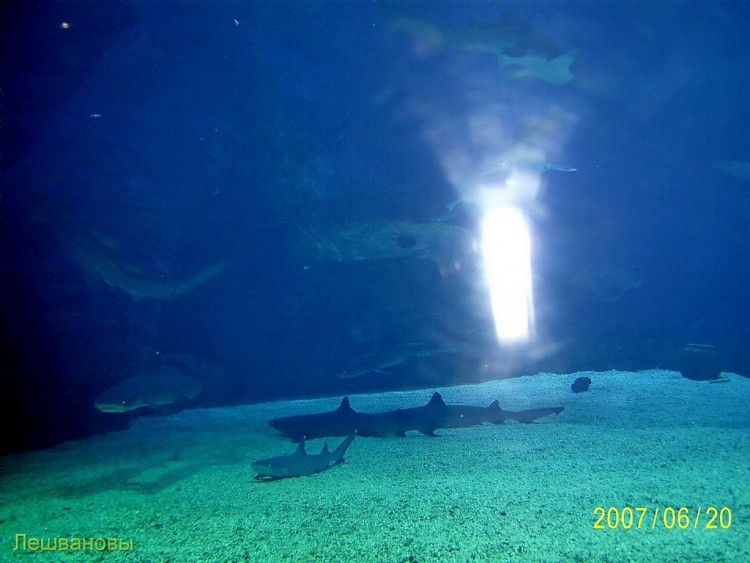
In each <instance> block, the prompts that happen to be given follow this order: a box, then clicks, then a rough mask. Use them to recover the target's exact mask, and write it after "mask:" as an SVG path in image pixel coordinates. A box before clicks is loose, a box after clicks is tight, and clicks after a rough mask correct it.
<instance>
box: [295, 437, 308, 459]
mask: <svg viewBox="0 0 750 563" xmlns="http://www.w3.org/2000/svg"><path fill="white" fill-rule="evenodd" d="M294 453H296V454H303V455H306V454H307V452H306V451H305V438H304V436H303V437H302V439H301V440H300V441H299V446H297V450H296V451H295V452H294Z"/></svg>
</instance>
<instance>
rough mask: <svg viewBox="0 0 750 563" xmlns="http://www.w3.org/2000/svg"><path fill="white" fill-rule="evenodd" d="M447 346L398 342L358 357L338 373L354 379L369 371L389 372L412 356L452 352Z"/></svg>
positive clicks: (340, 376) (341, 376)
mask: <svg viewBox="0 0 750 563" xmlns="http://www.w3.org/2000/svg"><path fill="white" fill-rule="evenodd" d="M452 351H453V350H451V349H450V348H448V347H446V346H437V345H434V344H429V343H419V342H414V343H405V344H396V345H394V346H389V347H387V348H383V349H379V350H375V351H374V352H372V353H370V354H367V355H365V356H362V357H360V358H357V360H356V361H355V362H353V363H352V364H351V365H349V366H348V367H347V368H346V369H345V370H344V371H342V372H341V373H339V374H338V377H339V378H341V379H353V378H355V377H361V376H363V375H367V374H368V373H373V372H375V373H386V374H387V373H388V372H387V369H388V368H392V367H395V366H399V365H401V364H404V363H406V362H407V361H409V360H411V359H412V358H429V357H431V356H434V355H436V354H446V353H451V352H452Z"/></svg>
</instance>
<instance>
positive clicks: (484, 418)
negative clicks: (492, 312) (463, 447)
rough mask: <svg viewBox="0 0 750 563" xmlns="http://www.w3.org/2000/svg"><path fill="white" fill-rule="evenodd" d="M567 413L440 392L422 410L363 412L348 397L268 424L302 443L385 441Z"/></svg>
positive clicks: (557, 407)
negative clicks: (329, 407)
mask: <svg viewBox="0 0 750 563" xmlns="http://www.w3.org/2000/svg"><path fill="white" fill-rule="evenodd" d="M563 410H565V407H560V406H556V407H540V408H534V409H527V410H522V411H508V410H503V409H501V408H500V403H499V401H493V402H492V403H491V404H490V405H489V406H487V407H477V406H471V405H448V404H446V403H445V401H444V400H443V397H442V396H441V395H440V393H438V392H437V391H436V392H435V393H433V395H432V397H431V398H430V400H429V401H428V402H427V404H425V405H422V406H420V407H413V408H407V409H396V410H393V411H386V412H381V413H360V412H357V411H355V410H354V409H353V408H352V407H351V404H350V402H349V397H344V398H343V399H342V400H341V404H340V405H339V406H338V408H337V409H335V410H333V411H330V412H323V413H316V414H304V415H294V416H286V417H280V418H274V419H271V420H269V422H268V423H269V424H270V425H271V427H273V428H274V429H276V430H277V431H278V432H280V433H281V434H282V435H284V436H286V437H288V438H290V439H291V440H292V441H294V442H299V441H300V440H302V439H304V438H308V439H313V438H322V437H326V436H348V435H350V434H352V433H355V432H356V434H357V435H358V436H363V437H378V438H383V437H386V436H399V437H404V436H406V432H409V431H411V430H416V431H418V432H420V433H422V434H425V435H427V436H435V435H436V434H435V431H436V430H438V429H440V428H468V427H470V426H479V425H482V424H485V423H491V424H502V423H504V422H505V421H507V420H515V421H516V422H520V423H522V424H530V423H532V422H534V421H535V420H537V419H539V418H542V417H545V416H549V415H552V414H560V413H561V412H563Z"/></svg>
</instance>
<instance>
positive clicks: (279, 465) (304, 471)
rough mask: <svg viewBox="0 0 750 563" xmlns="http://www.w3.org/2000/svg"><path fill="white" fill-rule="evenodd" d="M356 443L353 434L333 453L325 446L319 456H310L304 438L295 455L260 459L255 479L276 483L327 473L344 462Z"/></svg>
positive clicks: (254, 466)
mask: <svg viewBox="0 0 750 563" xmlns="http://www.w3.org/2000/svg"><path fill="white" fill-rule="evenodd" d="M353 441H354V433H351V434H350V435H349V436H348V437H347V438H346V439H345V440H344V441H343V442H341V443H340V444H339V445H338V447H337V448H336V449H335V450H333V451H332V452H331V451H329V450H328V444H325V445H324V446H323V449H322V450H320V453H319V454H308V453H307V451H305V439H304V438H302V439H301V440H300V442H299V446H297V449H296V450H295V452H294V453H293V454H290V455H282V456H277V457H269V458H267V459H260V460H258V461H254V462H253V463H252V466H253V469H255V471H256V472H257V474H256V475H255V479H257V480H259V481H274V480H276V479H286V478H288V477H304V476H305V475H314V474H315V473H320V472H321V471H325V470H326V469H329V468H330V467H333V466H334V465H338V464H339V463H342V462H343V461H344V454H345V453H346V450H347V449H348V448H349V446H350V445H351V443H352V442H353Z"/></svg>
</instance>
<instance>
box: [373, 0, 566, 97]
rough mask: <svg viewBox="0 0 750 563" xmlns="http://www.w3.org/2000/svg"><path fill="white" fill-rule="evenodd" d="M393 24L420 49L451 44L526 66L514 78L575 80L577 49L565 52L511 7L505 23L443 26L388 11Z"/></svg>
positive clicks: (503, 19)
mask: <svg viewBox="0 0 750 563" xmlns="http://www.w3.org/2000/svg"><path fill="white" fill-rule="evenodd" d="M388 21H389V24H390V25H391V27H393V28H394V29H397V30H400V31H402V32H404V33H406V34H407V35H409V36H410V37H411V38H412V40H413V41H414V43H415V48H416V50H417V51H419V52H426V51H427V52H429V51H430V50H434V49H436V48H438V47H443V46H446V47H449V48H452V49H456V50H458V51H463V52H468V53H483V54H489V55H494V56H495V57H496V58H497V59H498V61H499V62H500V64H502V65H517V66H520V67H523V68H522V69H521V70H519V71H517V72H515V73H514V74H513V75H511V78H512V79H517V78H522V77H525V76H533V77H536V78H539V79H541V80H544V81H545V82H548V83H550V84H565V83H566V82H570V81H571V80H572V79H573V74H572V72H571V70H570V66H571V64H572V63H573V62H574V61H575V58H576V56H577V54H578V51H577V50H576V49H571V50H569V51H567V52H563V51H562V50H561V49H560V47H558V46H557V45H556V44H555V43H554V42H553V41H552V40H551V39H550V38H549V37H547V36H546V35H545V34H544V33H542V32H541V31H539V30H538V29H536V28H535V27H534V26H533V25H532V24H531V23H529V22H527V21H526V20H524V19H523V18H521V17H520V16H518V15H517V14H514V13H513V12H511V11H510V10H505V11H504V13H503V15H502V22H500V23H490V22H473V23H471V24H469V25H467V26H465V27H461V28H458V27H451V26H442V25H439V24H437V23H433V22H429V21H426V20H423V19H420V18H417V17H414V16H410V15H406V14H401V13H397V12H396V11H394V10H391V11H390V12H389V13H388Z"/></svg>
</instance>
